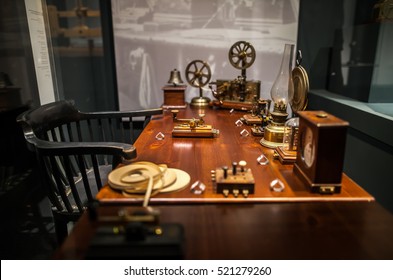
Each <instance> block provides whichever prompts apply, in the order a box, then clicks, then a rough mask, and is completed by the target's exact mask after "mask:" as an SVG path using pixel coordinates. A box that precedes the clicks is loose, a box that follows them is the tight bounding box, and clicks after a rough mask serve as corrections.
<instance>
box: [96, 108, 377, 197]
mask: <svg viewBox="0 0 393 280" xmlns="http://www.w3.org/2000/svg"><path fill="white" fill-rule="evenodd" d="M199 113H203V114H205V117H204V120H205V123H206V124H210V125H212V126H213V127H214V128H216V129H218V130H219V131H220V133H219V135H218V136H217V137H214V138H199V137H194V138H184V137H179V138H177V137H172V130H173V127H174V125H175V124H176V123H175V122H174V121H173V114H172V113H171V111H170V110H166V111H164V114H163V115H161V116H154V117H153V118H152V120H151V121H150V123H149V124H148V125H147V127H146V128H145V129H144V131H143V132H142V134H141V135H140V136H139V138H138V139H137V141H136V142H135V146H136V149H137V154H138V156H137V158H136V159H135V160H134V161H149V162H153V163H156V164H166V165H167V166H168V167H171V168H178V169H181V170H184V171H185V172H187V173H188V174H189V175H190V176H191V184H192V183H194V182H195V181H201V182H202V183H204V184H205V185H206V190H205V192H204V193H203V194H200V195H198V194H193V193H191V192H190V187H189V186H187V187H186V188H184V189H182V190H180V191H177V192H173V193H165V194H158V195H155V196H153V197H152V198H151V199H150V204H167V203H209V202H211V203H258V202H304V201H372V200H374V198H373V197H372V196H371V195H370V194H369V193H367V192H366V191H365V190H364V189H362V188H361V187H360V186H359V185H357V184H356V183H355V182H354V181H352V180H351V179H350V178H349V177H348V176H347V175H345V174H343V177H342V191H341V193H339V194H328V195H326V194H318V193H311V192H310V191H309V190H308V188H307V187H306V186H304V184H302V182H301V181H300V180H299V179H298V178H297V177H296V176H295V175H294V174H293V165H292V164H286V165H283V164H281V163H280V162H279V160H278V159H274V155H273V150H272V149H269V148H266V147H263V146H262V145H261V144H260V143H259V141H260V140H261V137H254V136H252V135H251V130H250V129H251V126H247V125H245V124H244V125H242V126H237V125H236V124H235V122H236V121H237V120H239V119H240V118H241V117H243V115H244V114H246V112H242V111H233V112H231V111H230V110H223V109H212V108H203V109H199V108H192V107H190V106H189V107H187V108H186V109H183V110H179V113H178V114H177V117H178V118H182V119H184V118H199ZM244 129H246V130H247V131H248V132H249V133H250V135H249V136H242V135H241V134H240V132H241V131H242V130H244ZM159 132H161V133H162V134H164V136H165V138H164V139H162V140H157V139H156V137H155V136H156V135H157V134H158V133H159ZM261 154H264V155H266V157H267V158H268V159H269V164H267V165H260V164H259V163H258V162H257V158H258V157H259V156H260V155H261ZM241 160H245V161H246V162H247V167H249V168H251V170H252V173H253V176H254V178H255V194H250V195H249V196H248V197H247V198H245V197H243V196H242V195H239V196H238V197H234V196H233V195H229V196H228V197H224V196H223V195H222V194H216V193H215V192H214V183H213V181H212V179H211V170H215V169H216V168H220V167H222V166H224V165H227V166H231V163H232V162H233V161H236V162H239V161H241ZM277 178H278V179H280V180H281V181H282V182H283V183H284V185H285V189H284V191H283V192H273V191H271V190H270V182H271V181H272V180H274V179H277ZM191 184H190V185H191ZM97 198H98V199H99V200H101V201H103V202H116V203H122V202H124V203H137V204H138V203H139V204H140V203H141V201H142V198H128V197H125V196H123V194H122V193H121V192H118V191H116V190H113V189H111V188H110V187H109V186H108V185H106V186H105V187H104V188H103V189H101V191H100V192H99V193H98V196H97Z"/></svg>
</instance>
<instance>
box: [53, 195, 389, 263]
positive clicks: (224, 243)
mask: <svg viewBox="0 0 393 280" xmlns="http://www.w3.org/2000/svg"><path fill="white" fill-rule="evenodd" d="M157 208H158V209H159V210H160V212H161V216H160V220H161V223H179V224H181V225H183V227H184V258H185V259H200V260H213V259H217V260H221V259H284V260H288V259H289V260H290V259H300V260H301V259H304V260H308V259H333V260H341V259H349V260H352V259H393V239H392V238H391V237H392V236H393V215H392V214H391V213H390V212H388V211H387V210H385V209H384V208H382V206H380V205H379V204H378V203H375V202H373V203H366V202H326V203H319V202H307V203H306V202H299V203H259V204H237V205H234V204H222V203H221V204H194V205H162V206H158V207H157ZM118 210H119V206H103V207H101V208H100V209H99V213H100V214H102V215H104V214H105V215H108V214H114V213H117V211H118ZM98 225H99V224H98V223H97V222H92V221H90V220H89V219H88V215H87V213H85V214H83V216H82V217H81V219H80V220H79V221H78V222H77V224H76V225H75V227H74V229H73V231H72V232H71V234H70V235H69V236H68V238H67V239H66V241H65V243H64V244H63V245H62V246H61V248H60V249H59V250H58V251H57V252H56V254H55V255H54V258H56V259H83V258H85V256H86V253H87V250H88V246H89V243H90V240H91V239H92V238H93V236H94V235H95V232H96V229H97V226H98ZM114 250H115V249H113V250H111V252H112V253H113V252H114Z"/></svg>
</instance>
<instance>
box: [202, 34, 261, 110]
mask: <svg viewBox="0 0 393 280" xmlns="http://www.w3.org/2000/svg"><path fill="white" fill-rule="evenodd" d="M255 57H256V55H255V49H254V47H253V46H252V45H251V43H249V42H246V41H238V42H236V43H235V44H233V45H232V47H231V48H230V49H229V52H228V58H229V62H230V63H231V65H232V66H233V67H235V68H236V69H240V70H241V75H240V76H238V77H237V78H235V79H233V80H224V79H217V81H216V82H212V83H210V84H209V87H210V89H211V91H212V94H213V96H214V98H216V99H217V100H214V101H213V102H212V105H213V106H216V107H220V108H230V109H236V110H243V111H249V110H251V109H252V105H253V101H254V100H255V98H257V99H259V97H260V89H261V81H259V80H257V81H254V80H251V81H248V80H247V75H246V69H247V68H249V67H250V66H251V65H252V64H253V63H254V61H255ZM214 86H215V88H214Z"/></svg>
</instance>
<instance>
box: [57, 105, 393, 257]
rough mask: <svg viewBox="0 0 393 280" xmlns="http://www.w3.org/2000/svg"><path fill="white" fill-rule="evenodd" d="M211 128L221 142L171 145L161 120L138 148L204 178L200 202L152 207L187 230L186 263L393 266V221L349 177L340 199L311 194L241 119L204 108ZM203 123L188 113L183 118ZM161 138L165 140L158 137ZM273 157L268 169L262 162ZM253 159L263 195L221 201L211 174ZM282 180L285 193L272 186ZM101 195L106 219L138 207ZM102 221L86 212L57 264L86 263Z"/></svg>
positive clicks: (179, 196) (168, 118)
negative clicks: (369, 262)
mask: <svg viewBox="0 0 393 280" xmlns="http://www.w3.org/2000/svg"><path fill="white" fill-rule="evenodd" d="M204 113H205V114H206V117H205V120H206V123H209V124H212V125H213V127H215V128H217V129H219V130H220V135H219V136H218V137H217V138H173V137H172V136H171V131H172V128H173V120H172V115H171V113H170V112H169V111H167V112H165V114H164V115H162V116H156V117H154V118H153V120H152V121H151V122H150V123H149V125H148V126H147V127H146V129H145V130H144V131H143V133H142V134H141V136H140V137H139V138H138V140H137V141H136V143H135V145H136V147H137V152H138V156H137V158H136V161H139V160H141V161H151V162H154V163H157V164H158V163H165V164H167V165H168V166H169V167H174V168H180V169H182V170H185V171H186V172H188V173H189V174H190V176H191V183H192V182H195V181H196V180H200V181H202V182H203V183H204V184H205V185H206V186H207V189H206V191H205V192H204V193H203V194H202V195H196V194H193V193H191V192H190V188H189V187H187V188H185V189H184V190H182V191H179V192H176V193H170V194H159V195H157V196H154V197H152V198H151V200H150V205H151V206H152V207H154V208H155V209H157V210H158V211H159V212H160V223H161V224H167V223H177V224H180V225H182V226H183V228H184V256H183V257H184V259H392V258H393V240H392V239H391V236H393V215H392V214H391V213H390V212H389V211H387V210H386V209H384V208H383V207H382V206H381V205H379V204H378V203H377V202H375V201H374V198H373V197H372V196H371V195H370V194H368V193H367V192H366V191H365V190H363V189H362V188H361V187H360V186H359V185H357V184H356V183H355V182H353V181H352V180H351V179H350V178H349V177H348V176H346V175H345V174H343V181H342V192H341V193H340V194H331V195H321V194H312V193H310V192H309V191H308V189H307V188H306V187H305V186H303V185H302V184H301V182H300V181H299V180H298V179H297V178H296V177H295V176H294V175H293V172H292V168H293V167H292V165H282V164H281V163H280V162H279V161H278V160H276V159H274V157H273V151H272V150H270V149H267V148H265V147H262V146H261V145H260V144H259V140H260V138H258V137H254V136H251V135H250V136H247V137H242V136H240V131H242V130H243V129H248V130H249V129H250V127H247V126H245V125H244V126H241V127H237V126H236V125H235V122H236V121H237V120H238V119H239V118H240V117H242V115H243V114H244V112H238V111H237V112H236V111H235V112H233V113H230V111H228V110H212V109H210V108H207V109H204ZM197 116H198V110H196V109H191V108H187V109H185V110H182V111H180V113H179V117H182V118H192V117H197ZM158 132H162V133H163V134H164V135H165V138H164V139H163V140H157V139H156V138H155V136H156V134H157V133H158ZM262 153H264V154H266V155H267V157H268V159H269V160H270V163H269V164H268V165H265V166H262V165H259V164H258V163H257V162H256V158H257V157H258V156H259V155H260V154H262ZM240 160H246V161H247V162H248V167H250V168H251V169H252V171H253V174H254V176H255V189H256V193H255V194H254V195H250V196H249V197H248V198H244V197H241V196H239V197H237V198H234V197H233V196H230V197H227V198H226V197H224V196H223V195H221V194H215V193H214V192H213V182H212V181H211V178H210V170H211V169H215V168H216V167H219V166H222V165H230V164H231V162H232V161H240ZM275 178H279V179H280V180H282V181H283V182H284V184H285V190H284V191H283V192H280V193H276V192H272V191H270V189H269V184H270V181H271V180H273V179H275ZM97 198H98V199H99V201H100V206H99V207H98V213H99V216H100V215H104V216H105V215H114V216H116V215H118V213H119V210H124V209H128V208H130V207H131V208H135V207H136V206H139V205H141V204H140V203H139V202H140V200H138V199H130V198H125V197H124V196H123V195H122V194H121V193H119V192H117V191H114V190H112V189H111V188H110V187H109V186H105V187H104V188H103V189H102V190H101V191H100V192H99V193H98V196H97ZM101 225H102V223H101V222H100V221H95V220H91V219H89V215H87V213H84V214H83V216H82V217H81V219H80V220H79V221H78V222H77V223H76V225H75V227H74V229H73V231H72V232H71V233H70V235H69V236H68V238H67V239H66V241H65V243H64V244H63V245H62V246H61V247H60V248H59V250H58V251H57V252H56V254H55V255H54V258H55V259H82V258H85V257H86V254H87V252H88V250H89V243H90V242H91V240H92V239H93V238H94V236H95V234H96V231H97V229H98V228H99V227H100V226H101Z"/></svg>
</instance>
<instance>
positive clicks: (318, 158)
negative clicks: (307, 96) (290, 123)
mask: <svg viewBox="0 0 393 280" xmlns="http://www.w3.org/2000/svg"><path fill="white" fill-rule="evenodd" d="M298 115H299V134H298V147H297V151H296V152H297V155H296V161H295V164H294V168H293V171H294V174H295V175H296V176H298V177H299V179H300V180H301V181H302V182H303V183H304V184H305V185H306V186H307V187H308V188H309V189H310V191H311V192H316V193H328V194H331V193H339V192H340V191H341V178H342V171H343V165H344V154H345V141H346V133H347V127H348V125H349V123H348V122H346V121H343V120H341V119H339V118H337V117H335V116H333V115H331V114H328V113H326V112H324V111H301V112H300V111H299V112H298Z"/></svg>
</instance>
